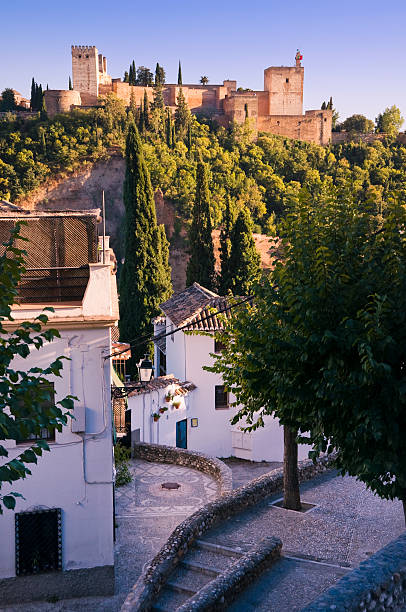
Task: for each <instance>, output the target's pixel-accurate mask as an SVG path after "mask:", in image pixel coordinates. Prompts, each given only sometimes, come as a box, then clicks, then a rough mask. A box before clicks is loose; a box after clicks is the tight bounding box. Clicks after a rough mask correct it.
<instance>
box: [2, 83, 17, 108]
mask: <svg viewBox="0 0 406 612" xmlns="http://www.w3.org/2000/svg"><path fill="white" fill-rule="evenodd" d="M16 108H17V104H16V100H15V96H14V91H13V90H12V89H11V88H10V87H6V89H3V91H2V92H1V100H0V111H1V112H7V111H13V110H15V109H16Z"/></svg>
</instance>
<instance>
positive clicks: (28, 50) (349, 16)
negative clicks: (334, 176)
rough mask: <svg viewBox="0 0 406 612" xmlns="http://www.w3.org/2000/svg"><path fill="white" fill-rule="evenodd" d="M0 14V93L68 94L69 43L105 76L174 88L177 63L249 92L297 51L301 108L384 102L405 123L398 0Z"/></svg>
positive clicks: (211, 2)
mask: <svg viewBox="0 0 406 612" xmlns="http://www.w3.org/2000/svg"><path fill="white" fill-rule="evenodd" d="M0 14H1V22H2V26H3V27H2V35H1V38H0V91H2V90H3V89H4V88H5V87H12V88H14V89H16V90H17V91H20V92H21V93H22V94H23V95H25V96H27V97H29V91H30V83H31V78H32V77H33V76H34V77H35V80H36V81H37V82H38V83H42V84H43V85H44V86H46V84H47V83H48V85H49V88H50V89H67V86H68V77H69V75H70V74H71V57H70V48H71V45H72V44H75V45H79V44H85V45H95V46H96V47H97V48H98V50H99V52H100V53H103V55H105V56H106V57H107V69H108V73H109V74H110V75H111V76H112V77H120V76H122V75H123V73H124V70H126V69H128V66H129V64H130V62H131V61H132V60H133V59H135V62H136V64H137V65H138V66H140V65H145V66H148V67H150V68H151V69H152V70H154V68H155V65H156V62H159V63H160V64H161V65H163V66H164V68H165V70H166V74H167V82H176V78H177V66H178V61H179V59H180V60H181V63H182V74H183V82H184V83H193V82H198V81H199V79H200V77H201V76H202V75H207V77H208V78H209V82H210V83H221V82H222V81H223V80H224V79H227V78H230V79H236V80H237V82H238V86H242V87H250V88H251V89H263V70H264V68H267V67H268V66H282V65H284V66H290V65H294V56H295V53H296V49H297V48H299V49H300V50H301V52H302V54H303V61H302V65H303V66H304V68H305V83H304V108H305V109H316V108H320V106H321V103H322V102H323V100H328V99H329V97H330V96H333V101H334V106H335V107H336V109H337V110H338V112H339V114H340V120H341V121H342V120H344V119H345V118H346V117H348V116H349V115H352V114H354V113H361V114H364V115H366V116H367V117H369V118H370V119H375V117H376V116H377V114H378V113H379V112H381V111H383V110H384V109H385V108H386V107H388V106H392V105H393V104H396V105H397V106H399V108H400V109H401V111H402V115H403V116H404V117H405V118H406V78H405V77H406V70H405V67H406V50H405V44H404V40H405V39H404V28H405V24H406V1H405V0H389V1H388V2H387V3H383V2H382V0H381V1H380V2H378V1H377V0H369V1H368V2H367V1H366V0H352V1H349V0H336V1H335V2H331V1H328V0H327V1H326V0H324V1H319V0H309V1H307V2H306V1H305V0H302V2H299V1H298V0H290V1H289V0H285V1H284V2H281V1H278V2H276V1H274V0H267V1H265V0H235V1H234V2H232V1H231V0H204V1H200V2H191V1H190V0H189V1H185V0H177V1H175V2H168V0H149V1H146V0H143V1H139V0H132V1H131V0H115V1H114V0H110V1H106V0H97V1H95V0H81V1H79V0H69V2H55V1H54V0H52V1H51V0H36V1H35V2H33V1H32V0H18V2H8V1H7V0H0ZM405 125H406V124H405ZM404 128H405V126H404Z"/></svg>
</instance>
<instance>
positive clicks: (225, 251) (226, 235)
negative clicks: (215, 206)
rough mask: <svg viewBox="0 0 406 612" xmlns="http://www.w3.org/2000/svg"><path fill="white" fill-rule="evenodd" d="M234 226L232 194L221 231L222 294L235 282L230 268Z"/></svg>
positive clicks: (219, 280)
mask: <svg viewBox="0 0 406 612" xmlns="http://www.w3.org/2000/svg"><path fill="white" fill-rule="evenodd" d="M232 226H233V217H232V211H231V199H230V196H227V198H226V209H225V213H224V217H223V226H222V228H221V231H220V276H219V279H218V292H219V294H220V295H226V294H227V293H228V291H229V290H231V288H232V283H233V279H232V275H231V269H230V255H231V230H232Z"/></svg>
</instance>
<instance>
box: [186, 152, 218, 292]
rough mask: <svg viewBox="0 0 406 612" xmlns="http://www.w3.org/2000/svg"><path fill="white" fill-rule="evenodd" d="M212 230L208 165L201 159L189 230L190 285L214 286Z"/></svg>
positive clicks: (197, 172) (197, 170) (187, 279)
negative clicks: (195, 283)
mask: <svg viewBox="0 0 406 612" xmlns="http://www.w3.org/2000/svg"><path fill="white" fill-rule="evenodd" d="M211 232H212V223H211V217H210V191H209V180H208V174H207V166H206V164H204V163H203V162H202V160H201V159H200V160H199V161H198V162H197V169H196V195H195V202H194V206H193V218H192V225H191V228H190V232H189V251H190V259H189V262H188V265H187V270H186V283H187V285H188V286H189V285H192V284H193V283H194V282H197V283H199V284H200V285H202V286H203V287H206V289H213V288H214V250H213V240H212V236H211Z"/></svg>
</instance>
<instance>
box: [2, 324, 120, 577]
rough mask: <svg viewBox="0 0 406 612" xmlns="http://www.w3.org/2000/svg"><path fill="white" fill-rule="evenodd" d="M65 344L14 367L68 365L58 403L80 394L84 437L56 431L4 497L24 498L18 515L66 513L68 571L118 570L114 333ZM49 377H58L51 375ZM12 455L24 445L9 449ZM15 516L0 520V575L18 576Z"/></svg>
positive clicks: (72, 335) (79, 336) (82, 334)
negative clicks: (108, 356) (14, 493)
mask: <svg viewBox="0 0 406 612" xmlns="http://www.w3.org/2000/svg"><path fill="white" fill-rule="evenodd" d="M61 336H62V337H61V339H56V340H55V341H54V342H52V343H49V344H46V345H45V346H44V347H43V348H42V349H41V350H40V351H36V350H33V351H32V353H31V354H30V356H29V357H28V358H27V359H24V360H23V359H16V360H15V361H14V362H13V367H15V368H21V369H24V370H26V369H28V368H29V367H32V366H34V365H39V366H41V367H46V366H47V365H49V363H50V362H51V361H52V360H53V359H55V358H56V357H57V356H59V355H66V356H67V357H70V358H71V360H72V361H70V362H69V361H65V362H64V369H63V376H62V378H58V377H55V378H54V380H53V382H54V383H55V391H56V396H57V399H62V398H63V397H64V396H65V395H67V394H72V395H76V396H77V397H78V398H79V402H77V403H76V405H77V406H78V411H79V410H80V407H81V406H82V407H85V409H86V435H82V434H81V435H78V434H74V433H72V431H71V422H70V421H71V420H70V419H69V422H68V424H67V426H66V427H64V428H63V430H62V432H61V433H59V432H56V434H55V438H56V439H55V442H51V443H50V447H51V452H44V454H43V456H42V457H40V458H39V459H38V464H37V465H34V464H32V467H31V470H32V475H31V476H29V477H27V479H25V480H24V481H18V482H17V483H15V484H14V485H13V486H12V487H10V486H7V487H4V488H3V490H2V492H3V493H4V494H6V493H7V491H8V490H14V491H18V492H20V493H22V494H23V495H24V497H25V500H21V499H18V500H17V505H16V512H20V511H25V510H34V509H37V508H62V526H63V531H62V533H63V569H65V570H70V569H78V568H90V567H95V566H103V565H113V563H114V554H113V518H112V512H113V474H112V431H111V429H112V426H111V404H110V362H109V360H104V359H103V356H104V355H106V354H108V352H109V347H110V330H109V328H99V329H77V330H69V331H62V332H61ZM50 380H52V379H51V378H50ZM7 447H8V450H9V458H10V459H11V458H13V457H15V456H16V455H17V454H18V453H19V452H21V450H20V449H21V448H22V447H21V445H18V446H17V447H16V446H15V443H14V442H9V443H8V444H7ZM14 519H15V517H14V512H12V511H9V510H5V512H4V514H3V515H1V516H0V542H1V546H0V578H7V577H12V576H15V535H14Z"/></svg>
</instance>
